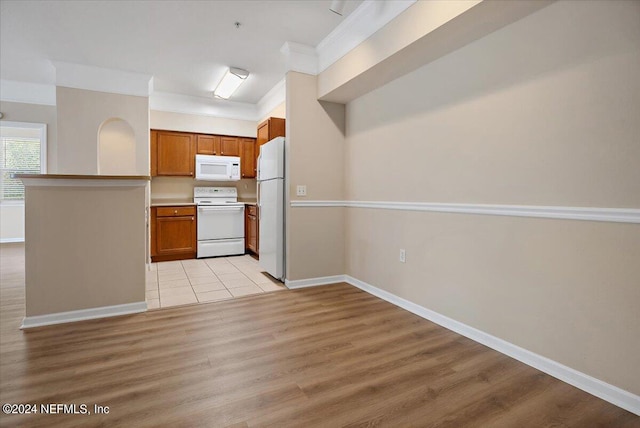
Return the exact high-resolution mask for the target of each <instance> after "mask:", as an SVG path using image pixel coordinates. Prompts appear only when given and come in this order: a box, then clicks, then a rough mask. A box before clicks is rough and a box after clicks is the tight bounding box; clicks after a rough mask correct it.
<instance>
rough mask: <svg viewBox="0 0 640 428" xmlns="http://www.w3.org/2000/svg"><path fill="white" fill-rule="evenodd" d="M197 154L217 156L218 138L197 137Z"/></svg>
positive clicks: (209, 136) (210, 136)
mask: <svg viewBox="0 0 640 428" xmlns="http://www.w3.org/2000/svg"><path fill="white" fill-rule="evenodd" d="M197 137H198V143H197V146H198V148H197V152H198V154H199V155H217V154H219V153H220V136H218V135H198V136H197Z"/></svg>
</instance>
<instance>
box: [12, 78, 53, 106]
mask: <svg viewBox="0 0 640 428" xmlns="http://www.w3.org/2000/svg"><path fill="white" fill-rule="evenodd" d="M0 100H1V101H7V102H12V103H25V104H40V105H45V106H55V105H56V87H55V85H46V84H42V83H29V82H18V81H16V80H4V79H2V80H0Z"/></svg>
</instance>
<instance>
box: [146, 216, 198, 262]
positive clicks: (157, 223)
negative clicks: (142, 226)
mask: <svg viewBox="0 0 640 428" xmlns="http://www.w3.org/2000/svg"><path fill="white" fill-rule="evenodd" d="M197 245H198V241H197V219H196V207H195V206H171V207H152V208H151V260H152V261H153V262H162V261H168V260H182V259H194V258H196V252H197Z"/></svg>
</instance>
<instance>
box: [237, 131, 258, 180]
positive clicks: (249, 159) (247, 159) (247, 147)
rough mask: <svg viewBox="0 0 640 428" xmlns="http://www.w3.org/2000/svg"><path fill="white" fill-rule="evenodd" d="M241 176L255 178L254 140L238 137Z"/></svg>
mask: <svg viewBox="0 0 640 428" xmlns="http://www.w3.org/2000/svg"><path fill="white" fill-rule="evenodd" d="M240 147H241V148H242V152H241V153H240V164H241V165H240V166H241V168H242V178H256V140H254V139H253V138H240Z"/></svg>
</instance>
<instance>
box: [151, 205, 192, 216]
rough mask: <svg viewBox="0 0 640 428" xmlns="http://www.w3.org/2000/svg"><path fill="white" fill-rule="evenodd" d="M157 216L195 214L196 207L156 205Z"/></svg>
mask: <svg viewBox="0 0 640 428" xmlns="http://www.w3.org/2000/svg"><path fill="white" fill-rule="evenodd" d="M156 210H157V216H158V217H178V216H187V215H196V207H158V208H156Z"/></svg>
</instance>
